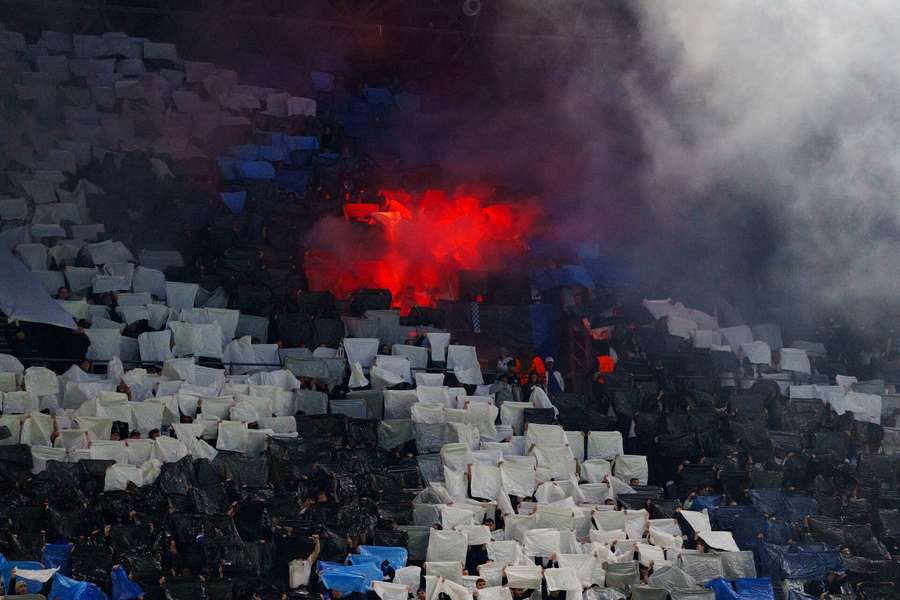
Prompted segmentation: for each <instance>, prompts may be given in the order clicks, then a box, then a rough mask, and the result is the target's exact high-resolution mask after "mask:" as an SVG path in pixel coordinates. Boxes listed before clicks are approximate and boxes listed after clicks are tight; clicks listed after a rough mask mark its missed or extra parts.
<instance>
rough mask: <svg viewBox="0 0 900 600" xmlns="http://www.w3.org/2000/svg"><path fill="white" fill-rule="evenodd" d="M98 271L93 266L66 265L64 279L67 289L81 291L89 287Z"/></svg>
mask: <svg viewBox="0 0 900 600" xmlns="http://www.w3.org/2000/svg"><path fill="white" fill-rule="evenodd" d="M97 273H98V271H97V269H95V268H93V267H66V269H65V274H66V281H68V282H69V289H71V290H72V291H74V292H82V291H84V290H86V289H89V288H90V287H91V286H92V285H93V283H94V277H96V275H97Z"/></svg>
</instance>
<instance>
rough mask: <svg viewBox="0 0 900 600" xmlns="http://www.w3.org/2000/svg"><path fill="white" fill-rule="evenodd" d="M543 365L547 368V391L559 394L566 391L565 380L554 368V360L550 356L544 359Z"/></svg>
mask: <svg viewBox="0 0 900 600" xmlns="http://www.w3.org/2000/svg"><path fill="white" fill-rule="evenodd" d="M544 365H545V366H546V368H547V393H548V394H561V393H563V392H565V391H566V382H565V381H564V380H563V376H562V373H560V372H559V371H557V370H556V368H555V367H556V361H555V360H553V357H552V356H548V357H547V358H546V359H544Z"/></svg>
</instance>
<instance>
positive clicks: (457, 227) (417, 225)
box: [304, 189, 542, 314]
mask: <svg viewBox="0 0 900 600" xmlns="http://www.w3.org/2000/svg"><path fill="white" fill-rule="evenodd" d="M382 194H383V195H384V197H385V199H386V202H385V206H384V207H383V208H382V209H381V210H377V211H370V212H369V213H368V214H367V215H362V214H361V213H362V212H364V211H355V210H353V211H350V210H346V209H345V218H346V219H347V220H344V221H339V220H337V219H325V220H323V221H322V222H320V223H319V224H318V225H317V226H316V228H315V229H314V230H313V232H312V233H311V235H310V238H309V245H310V247H311V249H310V250H308V251H307V252H306V255H305V260H304V263H305V265H304V266H305V269H306V274H307V278H308V280H309V285H310V289H311V290H315V291H326V290H329V291H331V292H332V293H334V295H335V296H336V297H338V298H346V297H348V296H349V295H350V294H351V293H352V292H354V291H356V290H358V289H361V288H386V289H389V290H390V291H391V293H392V294H393V297H394V305H395V307H397V308H400V309H401V314H406V313H408V312H409V309H410V308H411V307H412V306H434V305H435V304H436V303H437V301H438V300H441V299H448V300H449V299H455V298H456V297H457V296H458V277H457V275H458V273H459V271H460V270H465V269H475V270H482V271H490V270H498V269H512V268H514V267H515V262H516V259H518V258H520V257H521V256H522V255H523V254H524V253H525V252H526V250H527V244H526V240H527V239H528V238H529V237H531V236H532V235H533V234H534V233H535V230H536V228H537V226H538V224H539V221H540V219H541V217H542V213H541V210H540V207H539V205H538V203H537V202H536V201H534V200H525V201H519V202H494V201H490V200H489V199H488V196H487V194H486V193H483V192H479V191H472V190H471V189H466V190H464V191H458V192H457V193H454V194H452V195H449V194H447V193H446V192H444V191H441V190H427V191H425V192H424V193H423V194H421V195H420V196H415V195H413V194H410V193H408V192H405V191H399V190H385V191H383V192H382ZM366 210H368V207H367V209H366ZM350 219H353V220H355V221H357V222H359V221H365V222H367V223H368V224H369V226H368V228H365V226H361V225H359V224H351V223H350V222H349V220H350ZM360 227H364V229H363V230H360V229H359V228H360Z"/></svg>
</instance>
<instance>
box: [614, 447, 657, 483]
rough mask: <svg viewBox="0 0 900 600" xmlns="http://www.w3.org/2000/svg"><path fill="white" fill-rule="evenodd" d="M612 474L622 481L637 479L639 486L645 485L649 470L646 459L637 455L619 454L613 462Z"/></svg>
mask: <svg viewBox="0 0 900 600" xmlns="http://www.w3.org/2000/svg"><path fill="white" fill-rule="evenodd" d="M613 474H614V475H615V476H616V477H618V478H619V479H622V480H624V481H630V480H632V479H637V480H638V481H640V485H647V477H648V475H649V469H648V466H647V457H646V456H640V455H637V454H620V455H619V456H617V457H616V460H615V461H614V462H613Z"/></svg>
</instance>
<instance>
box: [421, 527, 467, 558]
mask: <svg viewBox="0 0 900 600" xmlns="http://www.w3.org/2000/svg"><path fill="white" fill-rule="evenodd" d="M467 551H468V540H467V538H466V534H465V533H462V532H460V531H444V530H439V529H432V530H431V532H430V535H429V536H428V552H427V558H426V560H427V561H428V562H455V561H463V562H464V561H465V560H466V552H467Z"/></svg>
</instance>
